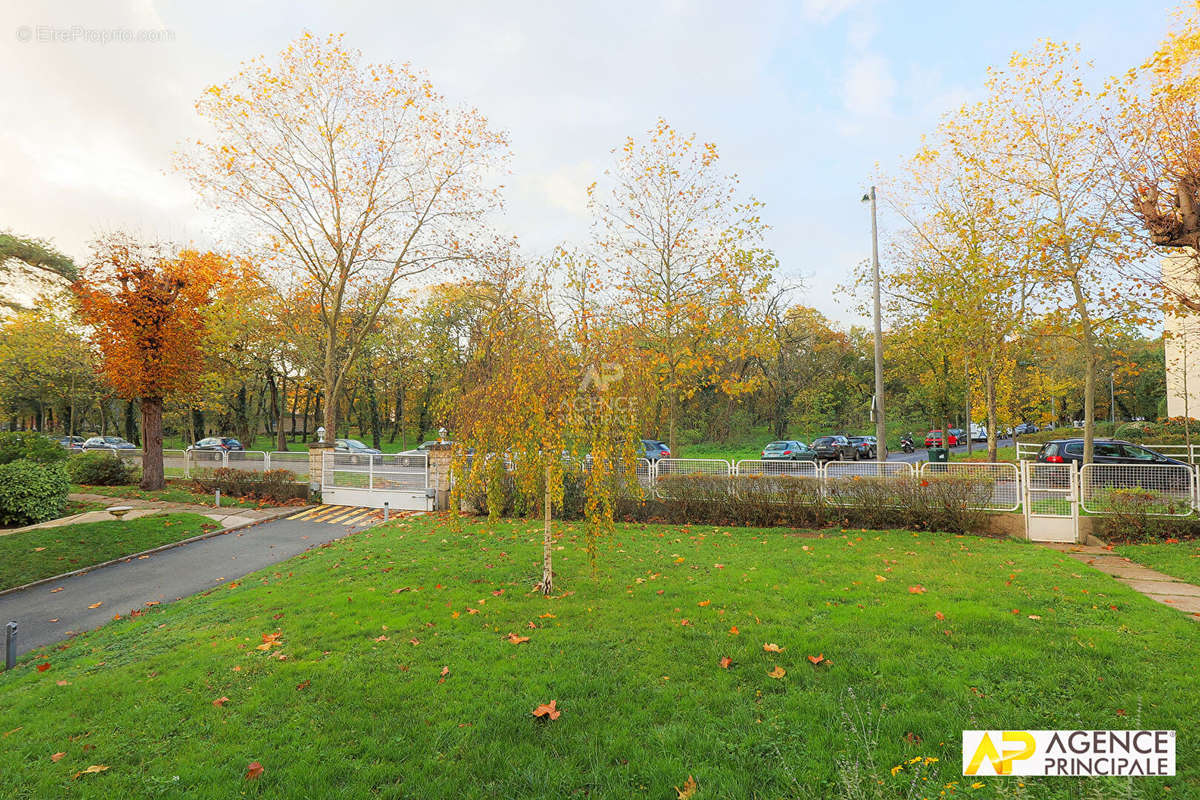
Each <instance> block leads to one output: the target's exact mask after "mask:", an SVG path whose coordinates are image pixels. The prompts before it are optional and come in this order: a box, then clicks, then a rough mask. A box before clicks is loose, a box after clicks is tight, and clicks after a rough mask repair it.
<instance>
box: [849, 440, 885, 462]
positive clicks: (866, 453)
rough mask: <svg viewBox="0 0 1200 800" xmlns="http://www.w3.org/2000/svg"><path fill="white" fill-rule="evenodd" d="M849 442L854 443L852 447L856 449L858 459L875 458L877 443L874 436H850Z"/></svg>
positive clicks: (877, 448) (877, 449)
mask: <svg viewBox="0 0 1200 800" xmlns="http://www.w3.org/2000/svg"><path fill="white" fill-rule="evenodd" d="M849 438H850V443H851V444H853V445H854V449H855V450H857V451H858V457H859V458H860V459H865V460H868V461H869V460H871V459H872V458H875V456H876V454H877V453H878V452H879V445H878V444H877V443H876V440H875V437H874V436H851V437H849Z"/></svg>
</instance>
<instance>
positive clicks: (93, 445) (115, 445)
mask: <svg viewBox="0 0 1200 800" xmlns="http://www.w3.org/2000/svg"><path fill="white" fill-rule="evenodd" d="M80 449H82V450H136V449H137V447H136V446H135V445H133V444H132V443H130V442H127V441H125V440H124V439H122V438H121V437H120V436H93V437H92V438H90V439H88V440H87V441H86V442H84V443H83V446H82V448H80Z"/></svg>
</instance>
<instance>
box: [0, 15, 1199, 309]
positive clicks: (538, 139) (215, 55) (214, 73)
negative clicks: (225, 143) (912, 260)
mask: <svg viewBox="0 0 1200 800" xmlns="http://www.w3.org/2000/svg"><path fill="white" fill-rule="evenodd" d="M1174 5H1175V4H1174V3H1169V2H1164V3H1161V4H1160V3H1157V2H1154V0H1138V1H1137V2H1132V3H1131V2H1128V1H1127V0H1125V1H1123V2H1110V1H1109V0H1054V2H1045V0H1009V1H1008V2H1004V3H980V2H954V1H953V0H941V2H916V0H891V1H890V2H888V1H885V0H875V1H874V2H872V1H871V0H797V1H796V2H791V3H774V2H743V3H730V2H711V3H707V2H689V1H688V0H661V1H659V0H645V1H644V2H631V3H621V2H590V3H589V2H563V0H559V2H544V3H534V2H520V0H507V2H496V0H491V1H490V2H477V3H476V2H465V1H464V0H460V1H459V2H442V3H437V2H428V0H423V1H422V2H404V1H402V2H388V3H384V2H374V3H369V2H347V1H346V0H340V1H339V2H336V3H334V2H328V3H318V2H292V3H282V2H280V3H268V2H254V1H253V0H241V1H240V2H223V0H204V2H194V0H189V1H188V2H152V0H114V1H113V2H98V1H97V0H80V1H79V2H43V3H39V2H28V0H22V2H15V1H14V0H10V1H9V2H6V3H4V4H3V6H2V7H0V74H3V75H4V80H3V89H2V90H0V91H2V93H3V94H2V97H3V106H2V111H0V230H3V229H8V230H11V231H13V232H15V233H18V234H22V235H28V236H36V237H41V238H45V239H49V240H51V241H52V242H53V243H54V244H56V245H57V246H58V247H59V248H60V249H62V250H63V251H64V252H66V253H68V254H69V255H71V256H73V257H75V258H76V259H83V258H84V257H85V256H86V253H87V242H88V240H89V239H90V238H92V237H93V236H94V235H95V234H96V233H97V232H99V231H103V230H107V229H111V228H115V227H121V228H127V229H132V230H135V231H137V232H140V233H142V234H144V235H147V236H153V237H157V238H163V239H171V240H175V241H180V242H188V241H194V242H199V243H204V241H205V239H206V230H208V228H207V223H206V221H205V219H204V217H203V215H202V214H200V213H199V212H198V211H197V209H196V205H195V202H194V199H193V196H192V194H191V191H190V189H189V187H188V186H187V184H186V183H185V182H184V181H183V179H182V178H181V177H180V176H178V175H176V174H173V173H171V172H170V155H171V152H172V151H173V150H174V149H176V148H177V147H178V146H179V145H180V143H181V142H182V141H184V140H185V139H188V138H189V137H190V138H195V137H196V136H197V135H201V134H202V133H203V129H202V128H201V127H200V123H199V120H198V119H197V117H196V114H195V112H194V110H193V103H194V101H195V99H196V97H197V96H198V95H199V94H200V92H201V91H202V90H203V88H204V87H206V86H208V85H210V84H212V83H216V82H219V81H223V80H225V79H226V78H228V77H229V76H231V75H232V74H233V73H234V72H236V71H237V69H238V65H239V63H240V62H242V61H244V60H246V59H249V58H252V57H254V56H258V55H262V54H266V55H268V56H270V55H273V54H275V53H277V52H278V51H279V50H281V49H282V48H283V47H284V46H285V45H286V44H287V43H288V42H289V41H290V40H291V39H293V38H295V37H296V36H297V35H298V34H299V33H300V32H301V31H303V30H306V29H307V30H310V31H312V32H313V33H315V34H326V33H331V32H345V33H346V34H347V36H346V43H347V44H348V45H350V46H353V47H357V48H360V49H362V50H363V51H364V52H365V54H366V55H367V57H368V58H369V59H370V60H373V61H410V62H412V63H413V64H414V65H416V66H418V67H420V68H422V69H424V70H426V71H428V73H429V75H430V77H431V78H432V80H433V81H434V83H435V85H436V86H437V87H438V89H439V90H440V91H441V92H443V93H444V94H445V95H447V97H448V98H450V99H451V100H452V101H457V102H464V103H469V104H471V105H474V106H476V107H477V108H479V109H480V110H481V111H482V112H483V113H485V114H486V115H487V116H488V117H489V118H490V120H491V121H492V123H493V124H494V125H495V126H497V127H500V128H503V129H506V130H507V131H509V133H510V135H511V141H512V149H513V161H512V170H513V175H512V177H511V179H510V180H509V181H508V187H509V188H508V190H507V194H506V213H505V219H504V221H503V224H504V226H505V227H506V228H507V229H508V230H510V231H512V232H514V233H516V234H517V235H518V236H519V237H520V240H521V242H522V246H523V248H524V249H525V251H526V252H529V253H532V254H541V253H544V252H547V251H549V249H550V248H551V247H553V246H554V245H555V244H556V243H558V242H563V241H566V242H572V241H575V242H582V241H584V240H585V239H586V237H587V233H588V217H587V208H586V195H585V190H586V187H587V185H588V183H590V182H591V181H592V180H593V179H595V178H596V177H597V176H598V175H599V174H600V173H601V172H602V171H603V169H604V168H605V166H606V165H607V164H608V163H609V161H610V152H609V151H610V150H611V149H612V148H613V147H614V146H616V145H618V144H619V143H620V142H621V141H622V139H623V138H624V137H625V136H626V135H630V134H639V133H641V132H644V131H645V130H647V129H648V128H649V127H651V126H652V125H653V123H654V121H655V119H656V118H657V117H659V116H662V117H664V118H666V119H667V121H668V122H670V123H671V124H672V125H674V126H675V127H676V128H678V129H680V130H682V131H685V132H695V133H697V134H698V135H699V137H700V138H701V139H703V140H706V141H714V142H716V143H717V145H718V146H719V148H720V152H721V156H722V163H723V165H724V166H725V168H726V169H727V170H728V171H731V172H736V173H738V174H739V175H740V177H741V180H742V186H743V187H744V188H745V189H746V191H747V192H749V193H753V194H754V195H756V196H757V197H758V198H759V199H760V200H762V201H764V202H765V203H766V209H765V214H764V217H765V219H766V220H767V221H768V222H769V223H770V224H771V226H772V230H771V232H770V233H769V244H770V246H771V247H772V248H773V249H774V250H775V252H776V253H777V255H778V256H779V258H780V261H781V264H782V270H783V273H784V275H785V276H787V277H790V278H793V279H794V278H803V279H804V281H805V283H806V285H807V289H806V291H805V292H804V295H803V297H802V298H800V299H802V300H803V301H805V302H807V303H809V304H811V305H814V306H816V307H818V308H820V309H822V310H823V311H825V312H826V313H827V314H829V315H830V316H832V317H834V318H835V319H840V320H843V321H851V320H853V318H854V314H853V312H852V311H851V310H850V309H849V308H848V306H847V302H846V300H845V299H844V298H841V297H838V296H836V295H835V287H836V286H837V285H838V284H839V283H842V282H845V281H846V280H847V276H848V273H849V271H850V270H851V269H852V268H853V266H854V265H855V264H856V263H857V262H859V261H861V260H862V259H863V258H865V257H867V256H868V255H869V253H870V221H869V217H868V213H867V210H866V208H865V207H864V206H863V205H862V204H861V203H860V202H859V198H860V197H861V195H862V191H863V189H864V187H865V186H866V184H867V183H868V182H869V180H870V176H871V175H872V174H873V171H874V170H875V169H876V165H878V167H879V168H880V169H882V170H883V171H885V172H888V171H895V169H896V168H897V167H898V165H900V164H901V163H902V162H903V160H904V158H905V156H906V154H908V153H911V152H912V150H913V149H914V147H915V146H916V144H917V143H918V141H919V138H920V136H921V134H922V133H923V132H927V131H929V130H931V129H932V128H933V126H934V125H935V124H936V122H937V119H938V117H939V116H940V115H941V114H943V113H945V112H947V111H949V110H952V109H954V108H956V107H957V106H958V105H959V104H961V103H962V102H963V101H964V100H968V99H970V98H971V97H972V96H974V95H975V94H976V93H978V92H979V90H980V87H981V84H982V82H983V78H984V70H985V68H986V67H987V66H988V65H993V64H1000V63H1002V62H1004V61H1005V60H1006V59H1007V57H1008V55H1009V54H1010V53H1011V52H1012V51H1014V50H1017V49H1025V48H1027V47H1029V46H1030V45H1031V44H1032V43H1033V42H1034V40H1036V39H1037V38H1040V37H1048V38H1053V39H1065V40H1072V41H1078V42H1080V43H1082V44H1083V45H1084V48H1085V52H1086V54H1087V55H1088V56H1090V57H1091V58H1093V59H1094V60H1095V61H1096V63H1097V65H1098V66H1099V67H1100V68H1101V69H1102V70H1104V71H1106V72H1113V71H1118V70H1123V69H1125V68H1127V67H1129V66H1131V65H1133V64H1135V63H1137V62H1139V61H1140V60H1141V59H1142V58H1144V57H1145V55H1146V54H1148V53H1149V52H1150V51H1151V50H1152V49H1153V47H1154V45H1155V44H1156V43H1157V42H1158V40H1159V39H1161V38H1162V36H1163V34H1164V33H1165V31H1166V29H1167V27H1168V22H1169V18H1168V12H1169V11H1170V9H1171V8H1173V7H1174ZM114 28H116V29H123V30H125V31H127V32H129V34H130V35H137V32H139V31H143V32H149V33H143V34H142V36H143V37H149V38H152V39H155V40H156V41H126V42H113V41H110V42H108V43H105V42H103V41H97V40H96V39H98V38H99V37H102V36H104V35H105V34H104V31H106V30H109V29H114ZM55 29H56V30H55ZM880 222H881V225H882V226H883V227H884V229H885V232H886V229H887V227H888V226H889V222H890V221H889V220H888V219H887V218H886V215H884V218H881V220H880Z"/></svg>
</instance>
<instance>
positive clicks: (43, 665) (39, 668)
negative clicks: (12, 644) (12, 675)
mask: <svg viewBox="0 0 1200 800" xmlns="http://www.w3.org/2000/svg"><path fill="white" fill-rule="evenodd" d="M48 669H50V662H49V661H46V662H43V663H41V664H38V665H37V671H38V672H45V671H46V670H48Z"/></svg>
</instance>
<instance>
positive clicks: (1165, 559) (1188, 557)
mask: <svg viewBox="0 0 1200 800" xmlns="http://www.w3.org/2000/svg"><path fill="white" fill-rule="evenodd" d="M1117 552H1118V553H1120V554H1121V555H1123V556H1125V557H1126V558H1131V559H1133V560H1134V561H1136V562H1137V563H1139V564H1141V565H1143V566H1146V567H1150V569H1156V570H1158V571H1159V572H1162V573H1165V574H1167V575H1170V576H1171V577H1172V578H1178V579H1179V580H1181V581H1187V582H1188V583H1194V584H1196V585H1197V586H1200V539H1190V540H1187V541H1183V542H1172V543H1170V544H1165V543H1164V544H1129V545H1122V546H1120V547H1118V548H1117Z"/></svg>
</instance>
